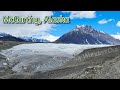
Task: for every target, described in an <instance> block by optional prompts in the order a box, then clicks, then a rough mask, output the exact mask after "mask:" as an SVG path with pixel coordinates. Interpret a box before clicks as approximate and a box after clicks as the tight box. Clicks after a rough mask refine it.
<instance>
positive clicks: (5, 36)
mask: <svg viewBox="0 0 120 90" xmlns="http://www.w3.org/2000/svg"><path fill="white" fill-rule="evenodd" d="M0 41H18V42H24V41H25V40H23V39H21V38H17V37H14V36H12V35H10V34H6V33H0Z"/></svg>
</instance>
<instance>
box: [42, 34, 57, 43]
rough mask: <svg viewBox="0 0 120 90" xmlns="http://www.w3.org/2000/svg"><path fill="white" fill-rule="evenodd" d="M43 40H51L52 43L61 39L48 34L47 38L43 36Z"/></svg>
mask: <svg viewBox="0 0 120 90" xmlns="http://www.w3.org/2000/svg"><path fill="white" fill-rule="evenodd" d="M41 38H44V39H47V40H49V41H51V42H52V41H55V40H57V39H58V38H59V37H56V36H53V35H50V34H47V35H45V36H42V37H41Z"/></svg>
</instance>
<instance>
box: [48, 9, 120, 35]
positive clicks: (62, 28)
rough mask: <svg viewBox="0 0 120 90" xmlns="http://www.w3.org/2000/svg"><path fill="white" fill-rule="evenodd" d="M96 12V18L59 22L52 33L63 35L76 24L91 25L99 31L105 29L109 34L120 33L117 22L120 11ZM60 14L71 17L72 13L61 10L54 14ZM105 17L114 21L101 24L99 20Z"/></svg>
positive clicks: (119, 17)
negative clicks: (66, 22) (68, 22)
mask: <svg viewBox="0 0 120 90" xmlns="http://www.w3.org/2000/svg"><path fill="white" fill-rule="evenodd" d="M95 14H96V17H94V18H74V19H71V23H70V24H57V25H56V27H55V29H56V30H51V31H50V34H52V35H54V36H61V35H63V34H64V33H66V32H69V31H70V30H72V29H74V28H75V26H76V25H79V26H80V25H82V24H87V25H90V26H92V27H93V28H94V29H96V30H99V31H104V32H106V33H108V34H117V33H120V27H118V26H116V24H117V22H118V21H119V20H120V11H96V12H95ZM60 15H63V16H67V17H69V16H70V13H62V12H60V11H54V15H53V16H60ZM103 19H105V20H106V21H107V20H109V19H112V21H110V22H108V23H105V24H99V23H98V22H99V21H100V20H103Z"/></svg>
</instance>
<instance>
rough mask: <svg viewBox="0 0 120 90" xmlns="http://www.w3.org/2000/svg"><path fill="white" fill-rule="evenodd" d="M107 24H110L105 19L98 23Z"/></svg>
mask: <svg viewBox="0 0 120 90" xmlns="http://www.w3.org/2000/svg"><path fill="white" fill-rule="evenodd" d="M107 22H108V21H107V20H105V19H103V20H100V21H99V22H98V23H99V24H106V23H107Z"/></svg>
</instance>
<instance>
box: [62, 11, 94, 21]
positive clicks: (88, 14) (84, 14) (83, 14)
mask: <svg viewBox="0 0 120 90" xmlns="http://www.w3.org/2000/svg"><path fill="white" fill-rule="evenodd" d="M62 12H63V13H70V18H71V19H74V18H80V19H82V18H95V17H96V11H62Z"/></svg>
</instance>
